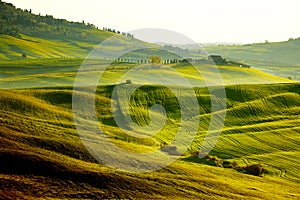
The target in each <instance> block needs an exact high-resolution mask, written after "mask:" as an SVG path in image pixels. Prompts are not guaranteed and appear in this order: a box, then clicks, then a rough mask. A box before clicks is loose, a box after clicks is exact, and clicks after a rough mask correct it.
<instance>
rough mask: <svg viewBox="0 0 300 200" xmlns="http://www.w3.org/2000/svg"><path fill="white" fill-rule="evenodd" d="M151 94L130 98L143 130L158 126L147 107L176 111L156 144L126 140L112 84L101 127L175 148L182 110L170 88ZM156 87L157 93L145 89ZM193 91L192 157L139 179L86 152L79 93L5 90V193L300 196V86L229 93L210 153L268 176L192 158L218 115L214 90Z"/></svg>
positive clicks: (230, 89) (102, 103) (134, 146)
mask: <svg viewBox="0 0 300 200" xmlns="http://www.w3.org/2000/svg"><path fill="white" fill-rule="evenodd" d="M126 87H131V85H128V86H126ZM146 88H148V89H147V90H145V88H143V87H142V88H140V89H139V90H137V91H136V92H135V93H134V98H132V102H131V105H132V110H133V117H134V116H137V117H134V118H133V119H134V120H135V121H136V122H137V123H138V124H141V125H142V124H145V123H148V122H149V121H148V120H149V119H148V117H147V116H148V115H147V109H148V108H147V104H153V103H155V102H156V101H159V100H160V99H164V101H163V105H169V106H167V107H166V108H167V116H168V119H167V123H166V125H165V128H164V129H162V131H161V132H160V133H159V134H158V135H157V136H155V137H152V138H150V139H136V138H134V137H130V136H126V134H124V133H123V132H122V131H121V130H120V129H119V128H118V127H117V126H116V125H115V123H114V121H113V119H112V114H111V107H110V96H111V92H112V89H113V87H112V86H105V87H104V86H103V87H99V88H98V89H97V101H96V107H97V116H98V119H99V123H100V124H101V127H102V128H103V130H105V131H106V134H108V136H109V137H110V139H111V140H112V142H114V143H115V144H117V145H118V146H120V147H122V148H124V149H127V150H129V151H136V152H144V151H153V150H154V149H157V148H160V146H161V144H166V143H168V142H170V136H171V135H173V133H174V132H172V131H175V130H176V127H177V126H178V123H180V118H179V117H178V116H180V114H179V112H180V107H178V106H176V105H177V104H176V101H174V97H173V96H172V94H171V93H170V91H169V90H168V89H166V88H162V87H157V86H155V87H154V86H153V87H151V86H148V87H146ZM149 89H150V91H151V92H146V91H149ZM178 90H183V91H184V90H185V89H184V88H181V89H180V88H178ZM194 91H195V93H196V95H197V98H198V101H199V108H200V113H201V115H200V119H201V120H200V124H199V130H198V132H197V136H196V138H195V140H194V142H193V143H192V145H191V147H190V148H189V149H188V151H187V152H186V153H185V154H184V156H182V157H181V158H180V159H179V160H178V161H176V162H175V163H173V164H172V165H170V166H167V167H165V168H163V169H161V170H159V171H155V172H151V173H145V174H131V173H125V172H117V171H115V170H113V169H110V168H108V167H106V166H104V165H101V164H99V163H97V161H95V159H94V158H93V157H92V156H91V155H90V154H89V153H88V152H87V150H86V149H85V147H84V146H83V144H82V142H81V140H80V139H79V136H78V134H77V132H76V130H75V127H74V122H73V115H72V111H71V107H72V105H71V103H72V88H70V87H60V88H47V89H45V88H36V89H18V90H2V91H1V92H0V96H1V98H0V101H1V114H0V126H1V129H0V136H1V137H0V141H1V175H0V177H1V178H0V182H1V195H2V197H3V198H8V197H11V198H16V197H20V198H21V197H22V198H23V197H25V198H33V197H34V198H38V197H54V198H100V197H102V198H162V197H163V198H200V199H201V198H203V199H204V198H209V199H219V198H224V199H233V198H234V199H249V198H250V199H252V198H253V199H293V198H294V199H297V198H299V197H300V193H299V190H298V187H299V182H300V177H299V174H300V168H299V164H300V163H299V160H300V159H299V155H300V154H299V151H300V148H299V136H300V135H299V117H298V116H299V112H300V110H299V107H300V105H299V103H298V102H300V101H299V100H300V90H299V84H273V85H243V86H241V85H234V86H227V87H226V93H227V110H226V112H227V116H226V122H225V126H224V129H223V130H222V134H221V136H220V138H219V140H218V142H217V145H216V146H215V148H214V149H213V151H212V152H211V153H210V154H211V155H214V156H218V158H221V159H222V160H223V161H230V162H232V161H236V163H237V164H238V165H239V166H244V165H246V164H249V163H261V164H262V165H263V167H264V168H265V173H264V174H263V176H262V177H255V176H253V175H246V174H244V173H242V172H238V171H236V170H234V169H225V168H221V167H214V166H210V165H207V164H202V163H201V160H199V158H196V157H194V156H192V155H191V153H192V152H193V151H194V150H197V149H199V147H200V146H201V144H202V142H203V138H204V136H205V135H206V130H207V126H208V123H209V121H210V116H211V114H212V113H210V112H211V111H210V103H209V102H210V101H209V99H210V96H209V93H208V91H207V89H206V88H195V89H194ZM181 94H184V92H181ZM147 99H148V100H149V99H150V100H151V99H153V100H151V101H146V100H147ZM145 103H147V104H145ZM156 103H157V102H156ZM142 105H143V106H142ZM191 106H192V105H191ZM193 106H194V105H193Z"/></svg>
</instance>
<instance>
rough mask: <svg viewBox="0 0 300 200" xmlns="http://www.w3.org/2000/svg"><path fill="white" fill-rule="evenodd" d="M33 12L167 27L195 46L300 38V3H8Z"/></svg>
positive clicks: (127, 26) (120, 25)
mask: <svg viewBox="0 0 300 200" xmlns="http://www.w3.org/2000/svg"><path fill="white" fill-rule="evenodd" d="M4 1H6V2H10V3H13V4H14V5H15V6H16V7H20V8H24V9H25V8H26V9H30V8H31V9H32V11H33V13H36V14H38V13H41V14H43V15H44V14H50V15H53V16H54V17H56V18H64V19H68V20H71V21H82V20H85V21H86V22H90V23H92V24H95V25H96V26H98V27H101V28H102V27H111V28H115V29H117V30H120V31H130V30H133V29H139V28H164V29H170V30H172V31H176V32H179V33H182V34H184V35H186V36H187V37H189V38H191V39H193V40H194V41H196V42H241V43H250V42H262V41H264V40H269V41H283V40H287V39H288V38H290V37H300V12H299V9H300V1H299V0H184V1H182V0H178V1H176V0H148V1H146V0H84V1H80V0H4Z"/></svg>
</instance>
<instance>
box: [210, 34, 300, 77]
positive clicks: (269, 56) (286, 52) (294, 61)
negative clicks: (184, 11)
mask: <svg viewBox="0 0 300 200" xmlns="http://www.w3.org/2000/svg"><path fill="white" fill-rule="evenodd" d="M206 50H207V51H208V52H209V53H210V54H219V55H222V56H224V57H225V58H227V59H229V60H235V61H238V62H242V63H247V64H249V65H251V66H252V67H254V68H257V69H260V70H263V71H265V72H267V73H269V74H273V75H276V76H281V77H284V78H287V77H290V78H292V79H294V80H298V81H299V80H300V74H299V73H300V71H299V66H300V58H299V54H300V39H299V38H298V39H293V40H289V41H284V42H273V43H260V44H248V45H242V46H239V45H237V46H212V47H206Z"/></svg>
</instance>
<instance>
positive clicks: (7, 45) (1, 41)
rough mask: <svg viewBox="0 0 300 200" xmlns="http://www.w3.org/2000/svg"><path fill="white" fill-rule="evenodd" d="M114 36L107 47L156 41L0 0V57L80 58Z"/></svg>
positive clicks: (7, 58) (146, 44)
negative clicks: (19, 6) (56, 17)
mask: <svg viewBox="0 0 300 200" xmlns="http://www.w3.org/2000/svg"><path fill="white" fill-rule="evenodd" d="M112 36H114V40H113V41H111V43H110V47H109V49H110V50H113V49H114V48H115V49H119V48H125V47H128V46H130V45H132V46H139V45H143V46H148V47H149V48H154V47H158V45H154V44H150V43H146V42H144V41H141V40H137V39H135V38H134V36H133V35H131V34H129V33H124V32H120V31H116V30H114V29H112V28H103V30H100V29H99V28H97V27H96V26H95V25H92V24H89V23H84V22H81V23H79V22H69V21H67V20H65V19H55V18H53V16H51V15H46V16H41V15H35V14H32V13H31V10H22V9H19V8H16V7H15V6H14V5H12V4H10V3H5V2H3V1H1V0H0V60H1V59H5V60H10V59H19V58H22V56H24V57H27V58H28V57H29V58H53V57H62V58H64V57H72V58H74V57H80V58H84V57H86V55H87V54H88V53H89V52H90V51H91V50H92V49H93V48H95V46H96V45H98V44H99V43H101V42H102V41H104V40H106V39H107V38H109V37H112Z"/></svg>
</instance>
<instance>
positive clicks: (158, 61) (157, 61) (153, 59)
mask: <svg viewBox="0 0 300 200" xmlns="http://www.w3.org/2000/svg"><path fill="white" fill-rule="evenodd" d="M150 61H151V63H154V64H161V63H162V61H163V59H162V58H161V57H160V56H150Z"/></svg>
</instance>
